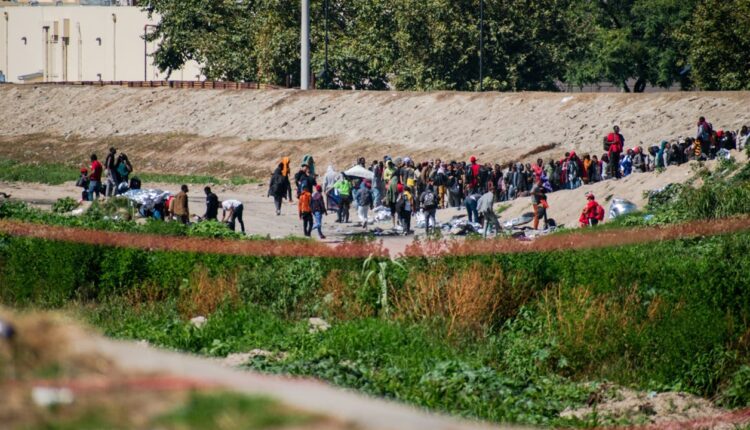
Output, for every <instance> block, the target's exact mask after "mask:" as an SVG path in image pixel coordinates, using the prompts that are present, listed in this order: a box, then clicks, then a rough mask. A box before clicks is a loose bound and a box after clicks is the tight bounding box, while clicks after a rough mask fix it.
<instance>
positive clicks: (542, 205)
mask: <svg viewBox="0 0 750 430" xmlns="http://www.w3.org/2000/svg"><path fill="white" fill-rule="evenodd" d="M531 207H532V208H533V209H534V230H538V229H539V219H540V218H544V229H545V230H546V229H547V228H548V227H549V226H548V224H547V207H548V205H547V195H546V194H545V189H544V186H543V185H542V178H541V177H540V178H537V180H536V182H535V183H534V186H533V187H532V188H531Z"/></svg>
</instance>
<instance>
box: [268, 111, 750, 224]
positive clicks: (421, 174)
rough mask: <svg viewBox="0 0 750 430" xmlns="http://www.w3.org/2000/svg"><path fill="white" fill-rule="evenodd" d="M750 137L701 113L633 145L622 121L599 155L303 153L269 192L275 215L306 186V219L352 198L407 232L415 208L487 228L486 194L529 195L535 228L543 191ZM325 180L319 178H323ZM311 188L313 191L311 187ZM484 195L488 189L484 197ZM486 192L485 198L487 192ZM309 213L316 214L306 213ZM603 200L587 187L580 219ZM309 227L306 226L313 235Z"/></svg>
mask: <svg viewBox="0 0 750 430" xmlns="http://www.w3.org/2000/svg"><path fill="white" fill-rule="evenodd" d="M749 140H750V132H749V131H748V128H747V126H743V127H742V129H741V130H740V131H739V132H733V131H725V130H714V127H713V126H712V125H711V123H709V122H708V121H707V120H706V119H705V118H704V117H700V118H699V120H698V123H697V132H696V136H695V137H689V138H685V139H683V138H679V139H676V140H674V141H673V142H669V141H666V140H665V141H662V142H661V143H660V144H659V145H653V146H650V147H647V148H644V147H642V146H632V147H628V145H627V143H626V139H625V136H624V135H623V133H622V132H621V130H620V128H619V127H618V126H614V127H613V129H612V131H611V132H609V133H607V134H606V136H604V137H603V148H602V151H603V153H602V154H601V155H599V156H597V155H592V154H583V155H582V156H579V154H577V153H576V152H573V151H571V152H566V153H565V155H564V157H562V158H561V159H549V160H548V161H547V162H546V163H545V161H544V160H543V159H541V158H540V159H538V160H537V161H536V163H533V164H531V163H527V164H523V163H520V162H517V163H508V164H506V165H504V166H503V165H500V164H492V163H488V162H485V163H481V162H480V160H478V159H477V158H476V157H471V158H470V159H469V161H468V162H464V161H455V160H454V161H445V160H441V159H434V160H428V161H422V162H415V161H414V160H412V159H411V158H409V157H390V156H388V155H386V156H384V157H383V159H382V160H373V161H371V162H370V163H368V162H367V161H366V160H365V159H364V158H360V159H358V160H357V165H358V166H359V167H361V168H362V169H360V170H359V171H362V170H366V171H367V172H369V173H368V174H367V175H361V174H358V175H356V176H352V175H347V174H346V173H343V172H341V173H339V172H336V170H335V169H334V168H333V166H329V167H328V170H327V171H326V173H325V174H324V175H322V177H321V176H320V175H317V174H315V169H314V164H311V163H312V157H311V156H306V157H305V159H304V160H303V162H302V164H301V167H300V170H299V171H298V172H297V173H296V174H295V175H294V176H293V177H290V175H291V171H290V167H289V159H288V158H284V159H283V160H282V161H281V163H279V165H278V167H277V168H276V171H275V172H274V174H273V176H272V178H271V186H270V189H269V196H272V197H273V198H274V201H275V204H276V213H277V215H278V214H280V213H281V212H280V211H281V204H282V200H283V199H288V200H289V201H292V191H293V190H294V189H296V195H297V196H300V195H302V194H303V193H304V192H308V193H310V194H311V195H312V196H316V197H315V198H316V199H317V200H322V198H323V196H325V198H326V200H327V201H328V205H327V207H328V210H326V205H325V204H324V205H317V206H316V207H315V208H313V207H312V206H311V205H308V203H307V201H304V202H300V208H299V212H300V217H301V219H303V220H304V219H310V216H312V218H313V219H314V221H309V222H308V224H310V225H311V226H313V229H316V230H318V231H319V235H320V236H321V237H323V233H322V232H321V231H320V225H321V223H320V222H319V221H318V220H319V219H320V218H321V217H322V216H323V215H325V214H326V213H327V212H328V211H329V210H331V211H335V212H336V222H337V223H348V222H349V216H350V215H349V212H350V208H351V205H352V204H354V205H355V206H356V208H357V215H358V218H359V220H360V222H361V225H362V226H363V227H364V228H367V225H368V210H371V209H373V208H376V207H380V206H383V207H387V208H389V210H390V213H391V218H392V222H393V227H396V226H397V225H398V226H400V228H401V230H402V231H403V234H405V235H408V234H411V233H412V230H411V220H412V218H413V216H414V214H415V213H417V212H420V211H421V212H422V213H423V214H424V216H425V220H426V223H425V228H426V231H427V232H430V230H431V229H433V228H434V227H435V224H436V223H435V213H436V210H437V209H443V208H458V209H465V210H466V214H467V217H468V220H469V222H479V221H480V220H481V221H483V222H484V232H485V234H486V233H487V230H488V227H491V226H492V225H493V224H495V223H496V217H495V216H494V213H490V212H491V211H489V212H488V207H491V204H490V205H487V201H488V199H489V196H487V194H489V195H490V196H491V197H492V203H495V202H504V201H510V200H514V199H517V198H520V197H531V203H532V209H533V213H534V221H533V228H534V229H538V228H539V225H540V222H542V221H543V222H544V228H545V229H546V228H548V227H549V226H550V225H549V222H548V221H549V220H548V218H547V208H548V207H549V205H548V203H547V198H546V195H547V194H548V193H552V192H555V191H558V190H562V189H576V188H579V187H581V186H584V185H586V184H592V183H596V182H600V181H605V180H610V179H619V178H623V177H626V176H629V175H631V174H635V173H642V172H650V171H654V170H658V169H666V168H668V167H670V166H676V165H681V164H684V163H687V162H689V161H692V160H710V159H714V158H716V157H719V156H722V153H723V151H731V150H739V149H742V148H743V147H745V146H746V145H747V144H748V143H749ZM319 182H320V184H319ZM313 193H314V194H313ZM486 196H487V197H486ZM483 198H484V200H482V199H483ZM308 214H311V215H308ZM603 218H604V216H603V208H601V205H599V203H597V202H596V200H595V198H594V196H593V194H587V203H586V205H585V207H584V210H583V211H582V214H581V219H580V221H581V225H596V224H597V223H598V222H600V221H602V220H603ZM310 231H311V230H310V229H309V228H307V227H306V228H305V230H304V232H305V234H306V235H308V236H309V232H310Z"/></svg>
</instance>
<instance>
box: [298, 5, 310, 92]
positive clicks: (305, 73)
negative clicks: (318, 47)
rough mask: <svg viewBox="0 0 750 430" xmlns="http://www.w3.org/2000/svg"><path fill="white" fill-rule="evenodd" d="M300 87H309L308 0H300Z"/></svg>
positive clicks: (304, 88)
mask: <svg viewBox="0 0 750 430" xmlns="http://www.w3.org/2000/svg"><path fill="white" fill-rule="evenodd" d="M300 33H301V34H300V63H301V70H300V77H299V78H300V89H302V90H309V89H310V0H302V29H301V31H300Z"/></svg>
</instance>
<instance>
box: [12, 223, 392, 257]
mask: <svg viewBox="0 0 750 430" xmlns="http://www.w3.org/2000/svg"><path fill="white" fill-rule="evenodd" d="M0 232H4V233H7V234H10V235H13V236H23V237H33V238H39V239H47V240H58V241H64V242H75V243H83V244H88V245H100V246H117V247H125V248H138V249H145V250H149V251H178V252H201V253H207V254H227V255H253V256H260V257H305V256H311V257H337V258H340V257H344V258H366V257H368V256H369V255H380V256H386V255H388V253H387V251H386V250H384V249H383V247H382V244H380V243H368V244H362V243H342V244H339V245H337V246H335V247H332V246H329V245H326V244H325V243H322V242H311V241H288V240H221V239H204V238H195V237H176V236H163V235H154V234H137V233H121V232H112V231H102V230H88V229H82V228H73V227H59V226H50V225H43V224H33V223H25V222H19V221H9V220H0Z"/></svg>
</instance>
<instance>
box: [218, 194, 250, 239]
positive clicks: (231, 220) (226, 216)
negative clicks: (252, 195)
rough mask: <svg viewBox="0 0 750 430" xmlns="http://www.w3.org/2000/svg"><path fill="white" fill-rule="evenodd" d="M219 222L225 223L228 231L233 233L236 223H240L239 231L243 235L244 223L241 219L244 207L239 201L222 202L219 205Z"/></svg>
mask: <svg viewBox="0 0 750 430" xmlns="http://www.w3.org/2000/svg"><path fill="white" fill-rule="evenodd" d="M221 209H222V211H221V222H227V221H228V226H229V229H230V230H232V231H234V229H235V227H236V225H237V224H236V222H237V221H239V222H240V231H242V234H245V221H244V220H243V219H242V213H243V212H244V211H245V206H244V205H243V204H242V202H241V201H239V200H234V199H232V200H224V201H223V202H222V203H221Z"/></svg>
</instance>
